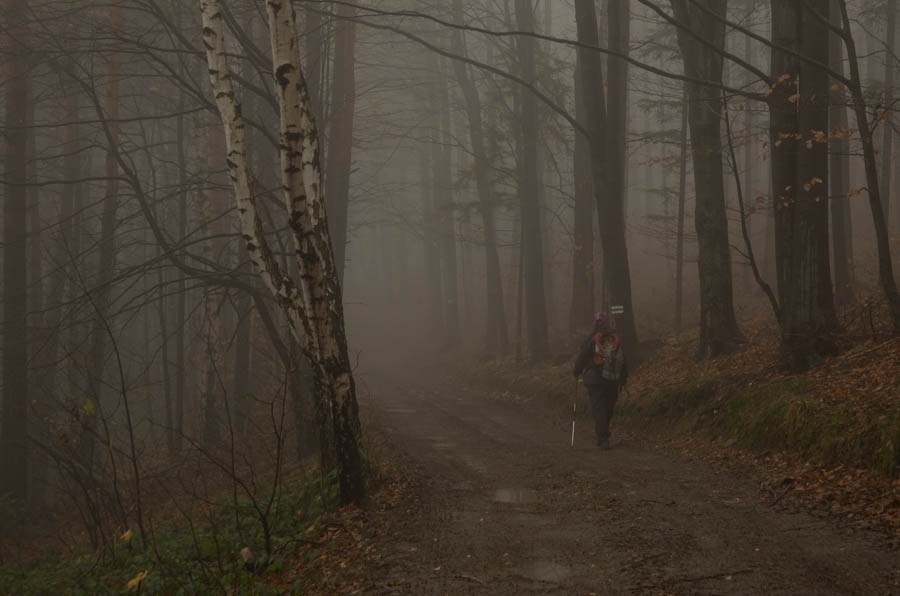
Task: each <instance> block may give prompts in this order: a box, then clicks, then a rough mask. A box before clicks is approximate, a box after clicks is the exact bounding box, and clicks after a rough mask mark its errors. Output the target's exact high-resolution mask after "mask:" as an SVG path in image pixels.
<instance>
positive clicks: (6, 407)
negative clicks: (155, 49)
mask: <svg viewBox="0 0 900 596" xmlns="http://www.w3.org/2000/svg"><path fill="white" fill-rule="evenodd" d="M4 8H5V15H4V16H5V17H6V28H7V42H8V45H7V54H6V60H5V62H6V65H5V67H6V68H5V70H4V72H5V73H6V78H5V84H6V131H5V138H6V155H5V159H6V170H5V172H6V173H5V177H6V180H5V182H6V184H5V185H4V188H5V191H4V194H5V196H4V206H3V241H4V242H3V410H2V428H0V494H8V495H11V496H12V497H13V498H14V499H16V500H17V501H18V502H19V503H20V504H25V503H27V500H28V436H27V432H28V389H29V387H28V343H27V339H26V338H27V331H28V329H27V324H26V318H27V314H28V293H27V292H28V273H27V266H28V263H27V258H28V257H27V230H28V225H27V224H28V203H27V201H28V193H27V189H26V186H25V184H26V176H27V164H28V154H27V144H28V130H29V127H30V124H31V123H30V122H28V104H29V102H30V101H31V100H30V91H31V89H30V81H29V77H28V56H29V53H28V48H27V47H26V46H25V40H27V39H28V33H27V25H26V22H27V21H26V20H27V13H28V3H27V2H26V1H25V0H7V1H6V2H5V3H4Z"/></svg>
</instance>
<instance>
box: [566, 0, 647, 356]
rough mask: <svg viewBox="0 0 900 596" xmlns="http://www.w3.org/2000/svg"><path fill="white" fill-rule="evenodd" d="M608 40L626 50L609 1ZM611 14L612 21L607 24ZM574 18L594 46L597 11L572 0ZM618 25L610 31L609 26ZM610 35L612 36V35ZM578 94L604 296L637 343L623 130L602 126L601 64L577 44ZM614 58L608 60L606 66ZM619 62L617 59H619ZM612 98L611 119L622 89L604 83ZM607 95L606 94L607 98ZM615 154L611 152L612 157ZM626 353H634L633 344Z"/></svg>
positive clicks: (618, 14)
mask: <svg viewBox="0 0 900 596" xmlns="http://www.w3.org/2000/svg"><path fill="white" fill-rule="evenodd" d="M610 13H611V14H610V27H611V28H610V29H609V31H610V34H611V36H610V43H611V45H613V46H614V47H615V48H617V51H620V52H621V51H623V50H625V49H626V48H627V45H628V41H627V34H626V33H625V32H626V31H627V28H628V27H627V24H626V22H627V19H628V12H627V10H625V6H624V4H621V5H620V4H619V3H617V5H616V6H615V7H614V6H612V3H611V4H610ZM613 16H615V24H613V20H612V19H613ZM575 19H576V22H577V26H578V41H579V42H580V43H581V44H583V45H585V46H592V47H599V45H598V44H599V41H600V40H599V33H598V31H597V12H596V8H595V6H594V2H593V1H592V0H576V2H575ZM616 28H619V29H622V28H624V30H625V31H618V32H616V34H615V35H612V33H613V32H614V29H616ZM613 37H614V38H615V39H613ZM578 54H579V60H581V73H582V76H583V77H584V78H583V93H584V102H585V115H586V121H587V128H588V130H589V131H590V133H591V169H592V173H593V184H594V195H595V200H596V203H597V219H598V224H599V232H600V242H601V245H602V255H603V281H604V286H605V287H604V288H603V289H604V296H608V301H609V302H611V303H612V304H613V305H616V306H619V305H621V306H623V307H624V309H625V315H624V316H623V317H622V318H620V319H619V320H618V327H619V329H620V331H621V333H622V337H623V340H624V341H625V343H626V344H627V345H629V346H636V345H637V331H636V329H635V325H634V313H633V312H632V310H633V309H632V305H631V272H630V267H629V264H628V247H627V244H626V240H625V204H624V201H625V196H624V165H623V164H624V153H622V152H624V128H619V129H618V132H616V129H615V127H612V126H608V119H607V113H606V96H605V95H604V92H603V66H602V62H601V60H600V56H599V54H598V52H592V51H589V50H587V49H584V48H581V49H579V50H578ZM613 62H614V61H613V60H612V59H610V65H611V67H612V63H613ZM619 62H621V60H619ZM616 73H617V74H616V77H615V79H616V84H621V85H624V84H625V81H626V77H627V71H626V70H625V69H624V65H618V66H617V67H616ZM608 87H609V89H613V90H614V92H613V94H614V95H616V99H614V100H613V105H615V106H616V109H617V110H620V112H618V113H617V116H616V117H621V118H623V119H624V118H625V114H624V101H625V96H624V95H622V94H623V93H624V91H623V90H621V89H619V90H615V88H614V85H613V82H612V80H611V81H610V83H609V85H608ZM611 97H612V96H611ZM613 153H615V154H616V155H613ZM631 349H632V354H634V353H635V348H631Z"/></svg>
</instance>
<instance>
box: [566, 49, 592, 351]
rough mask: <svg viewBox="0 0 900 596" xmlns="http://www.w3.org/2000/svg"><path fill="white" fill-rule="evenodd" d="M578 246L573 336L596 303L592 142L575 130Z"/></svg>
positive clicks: (579, 79)
mask: <svg viewBox="0 0 900 596" xmlns="http://www.w3.org/2000/svg"><path fill="white" fill-rule="evenodd" d="M581 68H582V64H581V60H580V59H579V60H577V61H576V66H575V118H576V119H577V120H578V122H580V123H581V124H582V125H586V124H587V116H586V114H585V102H584V75H583V74H582V73H581ZM573 161H574V168H575V172H574V174H575V212H574V222H573V224H574V225H573V229H574V234H575V240H574V242H575V245H574V247H573V254H572V307H571V310H570V312H569V333H573V334H575V333H580V332H581V331H582V330H583V329H584V327H585V326H586V325H588V324H589V322H590V320H591V311H592V310H593V309H592V306H593V302H594V225H593V222H594V198H593V194H594V185H593V179H592V177H591V146H590V140H589V139H588V138H587V137H585V136H584V135H583V134H582V133H581V132H580V131H575V156H574V159H573Z"/></svg>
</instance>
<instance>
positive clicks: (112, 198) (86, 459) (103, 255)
mask: <svg viewBox="0 0 900 596" xmlns="http://www.w3.org/2000/svg"><path fill="white" fill-rule="evenodd" d="M113 11H114V12H113V27H114V29H118V28H119V27H120V26H121V24H122V9H121V8H120V7H116V8H114V9H113ZM119 63H120V60H119V55H118V53H116V52H113V53H111V54H110V55H109V58H108V65H107V69H108V73H109V83H108V87H107V89H106V113H105V114H102V118H104V119H105V121H106V127H107V131H108V132H107V142H108V146H107V148H106V195H105V197H104V199H103V213H102V216H101V222H100V242H99V244H98V250H99V252H100V255H99V264H98V268H97V277H96V284H95V288H96V292H95V297H94V298H93V300H92V306H93V310H94V311H95V312H94V315H95V318H94V324H93V326H92V329H91V343H90V348H89V350H88V362H87V371H86V372H87V399H89V400H93V401H94V405H95V406H97V407H96V412H95V413H89V414H87V415H85V416H84V417H83V418H82V421H81V424H82V432H81V440H80V441H79V445H78V461H79V463H80V465H81V466H82V468H83V470H84V471H85V473H86V474H87V475H88V477H90V476H92V475H93V464H94V445H95V443H96V434H97V418H98V417H99V416H100V415H102V414H101V408H100V407H99V405H100V403H101V400H102V397H103V369H104V368H105V365H106V356H107V343H108V339H109V338H108V333H107V328H106V325H107V323H108V321H107V317H108V314H109V306H110V298H111V295H112V280H113V278H114V272H115V267H116V244H115V242H116V241H115V233H116V217H117V212H118V208H119V165H118V159H119V155H118V153H119V124H118V121H119V83H120V81H119V76H120V75H119V65H120V64H119ZM98 111H100V110H99V106H98ZM90 409H93V408H90Z"/></svg>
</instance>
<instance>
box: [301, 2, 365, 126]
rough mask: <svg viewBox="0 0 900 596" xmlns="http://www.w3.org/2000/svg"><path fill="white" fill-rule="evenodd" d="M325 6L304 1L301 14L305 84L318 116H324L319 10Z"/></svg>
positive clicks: (322, 36) (322, 22)
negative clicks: (303, 23) (302, 20)
mask: <svg viewBox="0 0 900 596" xmlns="http://www.w3.org/2000/svg"><path fill="white" fill-rule="evenodd" d="M327 8H328V5H327V4H324V3H322V4H319V3H305V8H304V9H303V16H304V20H305V22H306V25H305V27H304V31H303V34H304V37H305V43H304V53H305V54H306V55H305V58H306V64H305V72H307V73H309V75H308V76H307V83H306V84H307V85H308V86H309V96H310V98H311V99H312V102H313V108H314V109H315V111H316V116H317V117H318V118H322V117H323V116H324V115H323V114H322V105H323V104H324V102H325V99H324V87H323V85H322V73H323V71H324V66H323V64H324V62H325V60H324V56H323V52H322V50H323V48H325V43H326V41H327V36H326V35H325V31H324V29H325V27H326V23H325V19H323V18H322V12H321V11H323V10H327ZM351 10H353V9H351Z"/></svg>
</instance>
